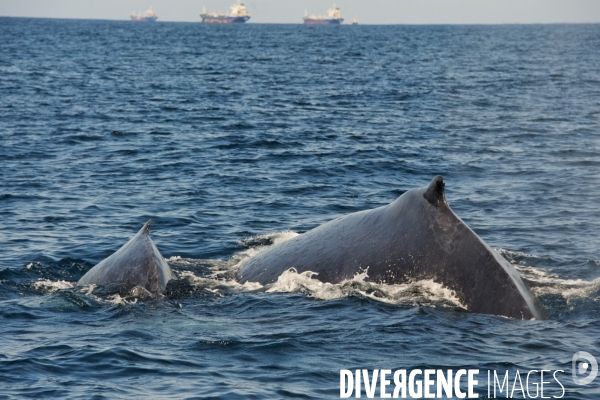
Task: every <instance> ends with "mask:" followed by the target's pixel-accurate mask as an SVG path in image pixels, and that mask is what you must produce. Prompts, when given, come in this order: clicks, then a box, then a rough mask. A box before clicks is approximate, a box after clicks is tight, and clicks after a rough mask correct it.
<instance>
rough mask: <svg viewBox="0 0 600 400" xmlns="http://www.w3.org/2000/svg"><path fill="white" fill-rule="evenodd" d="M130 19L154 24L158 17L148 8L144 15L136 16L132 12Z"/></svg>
mask: <svg viewBox="0 0 600 400" xmlns="http://www.w3.org/2000/svg"><path fill="white" fill-rule="evenodd" d="M130 17H131V20H132V21H135V22H156V20H157V19H158V16H157V15H156V13H155V12H154V10H153V9H152V7H150V8H149V9H148V10H147V11H146V12H145V13H144V14H142V13H139V14H136V12H135V11H134V12H133V13H132V14H131V15H130Z"/></svg>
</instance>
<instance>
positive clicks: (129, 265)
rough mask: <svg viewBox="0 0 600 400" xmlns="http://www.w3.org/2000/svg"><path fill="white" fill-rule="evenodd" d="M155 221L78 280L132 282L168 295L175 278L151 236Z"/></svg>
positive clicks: (149, 222) (106, 282) (82, 281)
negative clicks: (169, 284) (167, 291)
mask: <svg viewBox="0 0 600 400" xmlns="http://www.w3.org/2000/svg"><path fill="white" fill-rule="evenodd" d="M151 224H152V220H149V221H148V222H146V223H145V224H144V226H143V227H142V229H140V231H139V232H138V233H137V234H136V235H135V236H134V237H132V238H131V239H130V240H129V241H128V242H127V243H125V244H124V245H123V246H122V247H121V248H120V249H119V250H117V251H116V252H115V253H113V254H112V255H110V256H109V257H107V258H105V259H104V260H102V261H100V262H99V263H98V264H96V265H95V266H94V267H93V268H92V269H90V270H89V271H88V272H87V273H86V274H85V275H84V276H83V277H81V279H80V280H79V281H78V282H77V286H85V285H92V284H93V285H109V284H110V285H113V284H119V285H123V286H125V285H127V286H129V285H131V286H139V287H143V288H144V289H146V290H147V291H149V292H150V293H153V294H164V292H165V289H166V287H167V282H169V280H170V279H171V278H172V277H173V273H172V272H171V268H169V264H167V262H166V261H165V259H164V257H163V256H162V254H160V251H158V248H157V247H156V245H155V244H154V242H153V241H152V239H150V225H151Z"/></svg>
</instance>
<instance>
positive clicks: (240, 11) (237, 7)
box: [200, 0, 250, 24]
mask: <svg viewBox="0 0 600 400" xmlns="http://www.w3.org/2000/svg"><path fill="white" fill-rule="evenodd" d="M230 8H231V12H230V13H229V14H226V13H206V9H205V10H204V11H203V12H202V14H200V17H201V18H202V22H204V23H205V24H243V23H244V22H246V21H248V20H249V19H250V14H248V11H247V10H246V6H245V5H243V4H240V0H238V2H237V4H234V5H232V6H231V7H230Z"/></svg>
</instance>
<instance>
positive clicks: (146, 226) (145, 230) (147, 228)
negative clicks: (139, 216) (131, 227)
mask: <svg viewBox="0 0 600 400" xmlns="http://www.w3.org/2000/svg"><path fill="white" fill-rule="evenodd" d="M151 225H152V219H149V220H148V222H146V223H145V224H144V226H143V227H142V229H141V231H142V232H143V233H144V234H145V235H148V234H150V226H151Z"/></svg>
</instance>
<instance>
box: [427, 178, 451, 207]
mask: <svg viewBox="0 0 600 400" xmlns="http://www.w3.org/2000/svg"><path fill="white" fill-rule="evenodd" d="M445 186H446V183H445V182H444V178H442V177H441V176H440V175H437V176H436V177H435V178H433V179H432V180H431V183H430V184H429V186H427V190H425V193H423V197H424V198H425V199H426V200H427V201H428V202H429V203H430V204H431V205H433V206H435V207H438V206H440V205H441V204H444V203H445V202H446V198H445V197H444V188H445Z"/></svg>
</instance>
